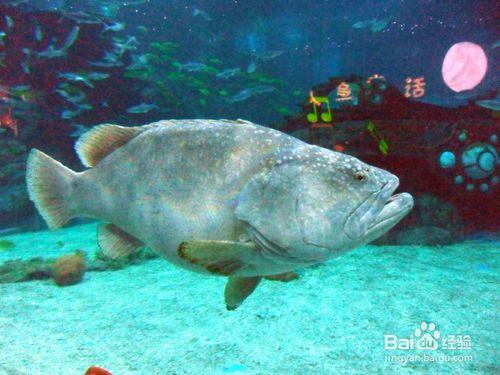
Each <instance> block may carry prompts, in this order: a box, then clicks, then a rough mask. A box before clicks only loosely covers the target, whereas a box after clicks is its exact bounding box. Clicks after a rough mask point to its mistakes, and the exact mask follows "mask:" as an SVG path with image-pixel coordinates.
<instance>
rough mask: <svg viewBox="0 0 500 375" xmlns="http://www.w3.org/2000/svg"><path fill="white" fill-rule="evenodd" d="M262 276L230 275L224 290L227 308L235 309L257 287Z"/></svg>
mask: <svg viewBox="0 0 500 375" xmlns="http://www.w3.org/2000/svg"><path fill="white" fill-rule="evenodd" d="M261 279H262V278H261V277H260V276H255V277H230V278H229V279H228V280H227V284H226V289H225V290H224V299H225V301H226V308H227V309H228V310H235V309H237V308H238V306H240V305H241V304H242V303H243V301H244V300H245V299H246V298H247V297H248V296H249V295H250V294H252V292H253V291H254V290H255V288H257V285H259V282H260V280H261Z"/></svg>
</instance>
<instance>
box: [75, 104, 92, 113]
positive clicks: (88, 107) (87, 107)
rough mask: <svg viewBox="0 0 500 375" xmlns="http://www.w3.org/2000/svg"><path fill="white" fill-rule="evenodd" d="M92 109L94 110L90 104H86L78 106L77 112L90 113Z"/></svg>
mask: <svg viewBox="0 0 500 375" xmlns="http://www.w3.org/2000/svg"><path fill="white" fill-rule="evenodd" d="M92 108H94V107H92V106H91V105H90V104H87V103H83V104H78V110H79V111H80V112H82V111H90V110H91V109H92Z"/></svg>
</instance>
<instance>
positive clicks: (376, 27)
mask: <svg viewBox="0 0 500 375" xmlns="http://www.w3.org/2000/svg"><path fill="white" fill-rule="evenodd" d="M388 23H389V20H380V21H373V23H372V25H371V27H370V31H371V32H372V33H378V32H379V31H382V30H384V29H385V28H386V27H387V24H388Z"/></svg>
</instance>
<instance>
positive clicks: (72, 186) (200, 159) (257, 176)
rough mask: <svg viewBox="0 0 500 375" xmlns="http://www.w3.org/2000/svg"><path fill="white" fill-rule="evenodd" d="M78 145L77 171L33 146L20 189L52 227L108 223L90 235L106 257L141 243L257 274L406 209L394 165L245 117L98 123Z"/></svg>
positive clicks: (391, 221) (314, 253)
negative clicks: (83, 220) (82, 219)
mask: <svg viewBox="0 0 500 375" xmlns="http://www.w3.org/2000/svg"><path fill="white" fill-rule="evenodd" d="M76 149H77V153H78V154H79V156H80V159H81V160H82V162H83V164H84V165H86V166H89V167H92V168H90V169H88V170H85V171H84V172H80V173H77V172H74V171H71V170H70V169H68V168H66V167H64V166H63V165H62V164H60V163H59V162H57V161H55V160H54V159H52V158H50V157H49V156H48V155H45V154H43V153H42V152H40V151H37V150H32V152H31V153H30V156H29V158H28V167H27V186H28V192H29V195H30V198H31V200H32V201H33V202H34V203H35V205H36V207H37V209H38V210H39V212H40V213H41V214H42V216H43V217H44V219H45V220H46V221H47V223H48V225H49V226H50V227H51V228H57V227H60V226H62V225H63V224H64V223H65V222H66V221H67V220H69V219H70V218H72V217H79V216H87V217H92V218H96V219H99V220H101V221H103V222H107V223H110V224H107V225H105V226H101V227H100V228H101V229H100V231H99V233H98V238H99V244H100V246H101V247H102V248H103V249H107V250H108V253H109V254H117V256H123V255H125V254H128V253H130V252H131V251H134V250H135V249H137V248H138V247H139V246H140V245H142V244H143V245H145V246H148V247H150V248H151V249H153V250H154V251H156V252H157V253H158V254H160V255H162V256H163V257H165V258H166V259H168V260H169V261H170V262H172V263H174V264H176V265H178V266H181V267H184V268H187V269H189V270H192V271H196V272H201V273H213V274H218V275H223V276H233V277H248V278H254V277H257V276H266V275H276V274H282V273H285V272H289V271H293V270H296V269H298V268H301V267H303V266H307V265H311V264H315V263H319V262H323V261H325V260H327V259H330V258H333V257H336V256H339V255H341V254H343V253H345V252H346V251H348V250H351V249H353V248H355V247H356V246H359V245H362V244H364V243H367V242H370V241H372V240H374V239H375V238H377V237H379V236H381V235H382V234H384V233H385V232H386V231H388V230H389V229H390V228H392V227H393V226H394V225H396V224H397V223H398V222H399V221H400V220H401V219H402V218H403V217H404V216H405V215H406V214H407V213H408V212H409V211H410V210H411V208H412V206H413V199H412V197H411V196H410V195H409V194H407V193H402V194H397V195H392V194H393V192H394V191H395V189H396V188H397V186H398V184H399V180H398V178H397V177H396V176H394V175H392V174H391V173H389V172H387V171H384V170H382V169H379V168H376V167H373V166H370V165H368V164H366V163H363V162H362V161H360V160H359V159H357V158H355V157H352V156H349V155H346V154H343V153H338V152H334V151H331V150H327V149H323V148H320V147H317V146H313V145H309V144H307V143H305V142H302V141H300V140H298V139H296V138H293V137H291V136H289V135H287V134H284V133H281V132H279V131H277V130H274V129H270V128H266V127H262V126H259V125H256V124H253V123H251V122H248V121H243V120H237V121H230V120H166V121H160V122H157V123H153V124H149V125H145V126H142V127H121V126H117V125H100V126H98V127H96V128H93V129H92V130H91V131H89V132H88V133H86V134H84V135H82V136H81V138H80V139H79V141H78V142H77V145H76ZM259 280H260V279H258V278H257V279H251V280H246V281H245V282H243V283H239V282H238V281H236V280H235V285H236V286H237V288H236V289H234V290H239V289H240V287H241V286H245V288H242V291H241V293H239V294H238V293H236V297H235V296H234V295H232V294H231V293H232V292H231V293H229V295H228V296H229V297H230V298H229V297H228V299H229V300H230V301H233V302H231V303H229V304H228V306H231V307H234V306H237V305H238V303H236V302H234V301H241V300H242V299H244V298H246V295H248V294H247V293H251V291H252V290H253V289H254V288H255V286H256V285H257V284H258V282H259ZM228 285H231V283H229V284H228ZM229 290H230V291H234V290H233V289H232V288H229ZM233 297H235V298H233Z"/></svg>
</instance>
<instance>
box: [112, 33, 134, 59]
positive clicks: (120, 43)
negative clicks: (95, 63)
mask: <svg viewBox="0 0 500 375" xmlns="http://www.w3.org/2000/svg"><path fill="white" fill-rule="evenodd" d="M113 42H114V45H115V51H116V54H117V56H118V57H122V55H123V54H124V53H125V51H127V50H135V49H137V46H138V45H139V43H138V42H137V38H136V37H135V36H130V35H129V36H128V38H127V39H126V40H122V39H119V38H113Z"/></svg>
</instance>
